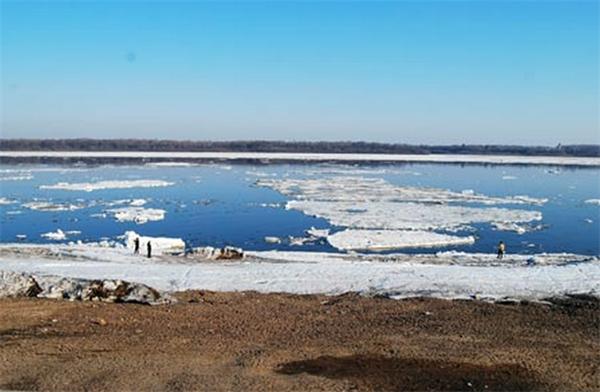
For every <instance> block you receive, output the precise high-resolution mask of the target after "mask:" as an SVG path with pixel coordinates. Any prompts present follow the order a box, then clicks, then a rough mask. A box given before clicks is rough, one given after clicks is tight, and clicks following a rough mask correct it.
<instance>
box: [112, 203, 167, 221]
mask: <svg viewBox="0 0 600 392" xmlns="http://www.w3.org/2000/svg"><path fill="white" fill-rule="evenodd" d="M108 212H109V213H111V214H113V216H114V217H115V219H116V220H117V221H119V222H135V223H137V224H138V225H141V224H144V223H146V222H148V221H160V220H163V219H164V218H165V212H166V211H165V210H161V209H156V208H142V207H123V208H115V209H112V210H108Z"/></svg>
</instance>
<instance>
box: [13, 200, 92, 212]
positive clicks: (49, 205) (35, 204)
mask: <svg viewBox="0 0 600 392" xmlns="http://www.w3.org/2000/svg"><path fill="white" fill-rule="evenodd" d="M21 206H22V207H25V208H29V209H30V210H36V211H48V212H57V211H75V210H79V209H81V208H85V206H84V205H82V204H69V203H53V202H50V201H32V202H29V203H24V204H22V205H21Z"/></svg>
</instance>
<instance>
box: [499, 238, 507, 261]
mask: <svg viewBox="0 0 600 392" xmlns="http://www.w3.org/2000/svg"><path fill="white" fill-rule="evenodd" d="M504 253H506V245H504V242H503V241H500V242H499V243H498V256H497V258H498V259H502V258H503V257H504Z"/></svg>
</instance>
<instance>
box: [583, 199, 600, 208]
mask: <svg viewBox="0 0 600 392" xmlns="http://www.w3.org/2000/svg"><path fill="white" fill-rule="evenodd" d="M585 203H586V204H594V205H597V206H600V199H587V200H586V201H585Z"/></svg>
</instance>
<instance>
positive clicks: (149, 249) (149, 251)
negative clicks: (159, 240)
mask: <svg viewBox="0 0 600 392" xmlns="http://www.w3.org/2000/svg"><path fill="white" fill-rule="evenodd" d="M146 249H147V250H148V258H150V257H152V244H151V243H150V241H148V243H147V244H146Z"/></svg>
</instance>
